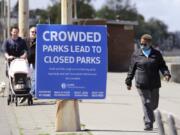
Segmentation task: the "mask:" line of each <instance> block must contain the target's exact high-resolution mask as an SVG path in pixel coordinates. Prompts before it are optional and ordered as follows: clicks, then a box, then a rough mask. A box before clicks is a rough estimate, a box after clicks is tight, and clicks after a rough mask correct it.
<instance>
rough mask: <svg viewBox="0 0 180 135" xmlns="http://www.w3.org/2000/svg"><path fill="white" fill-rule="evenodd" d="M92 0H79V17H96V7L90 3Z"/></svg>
mask: <svg viewBox="0 0 180 135" xmlns="http://www.w3.org/2000/svg"><path fill="white" fill-rule="evenodd" d="M90 2H91V0H77V17H78V18H94V17H95V9H94V8H93V7H92V6H91V4H90Z"/></svg>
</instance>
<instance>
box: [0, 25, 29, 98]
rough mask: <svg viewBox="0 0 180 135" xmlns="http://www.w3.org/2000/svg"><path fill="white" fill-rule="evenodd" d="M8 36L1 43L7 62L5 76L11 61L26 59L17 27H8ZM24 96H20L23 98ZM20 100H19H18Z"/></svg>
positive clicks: (23, 41)
mask: <svg viewBox="0 0 180 135" xmlns="http://www.w3.org/2000/svg"><path fill="white" fill-rule="evenodd" d="M10 36H11V37H10V38H9V39H7V40H5V41H4V43H3V46H2V47H3V48H2V49H3V52H4V56H5V59H6V62H7V64H8V65H7V66H6V76H7V77H9V75H8V68H7V67H8V66H10V63H11V61H13V60H14V59H16V58H20V59H27V51H28V48H27V45H26V42H25V40H24V39H22V38H21V37H19V28H18V27H16V26H13V27H11V29H10ZM24 99H25V97H23V98H21V100H24ZM20 102H21V101H20Z"/></svg>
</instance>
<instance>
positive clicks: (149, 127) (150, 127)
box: [144, 124, 153, 131]
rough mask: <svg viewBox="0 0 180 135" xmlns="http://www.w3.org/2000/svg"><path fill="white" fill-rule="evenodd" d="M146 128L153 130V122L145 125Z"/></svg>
mask: <svg viewBox="0 0 180 135" xmlns="http://www.w3.org/2000/svg"><path fill="white" fill-rule="evenodd" d="M144 130H146V131H151V130H153V125H152V124H147V125H145V128H144Z"/></svg>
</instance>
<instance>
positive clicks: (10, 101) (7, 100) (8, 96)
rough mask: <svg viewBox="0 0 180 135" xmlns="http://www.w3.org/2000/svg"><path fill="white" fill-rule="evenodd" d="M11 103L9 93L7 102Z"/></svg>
mask: <svg viewBox="0 0 180 135" xmlns="http://www.w3.org/2000/svg"><path fill="white" fill-rule="evenodd" d="M10 103H11V95H9V96H8V99H7V104H8V105H10Z"/></svg>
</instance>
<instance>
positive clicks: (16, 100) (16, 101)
mask: <svg viewBox="0 0 180 135" xmlns="http://www.w3.org/2000/svg"><path fill="white" fill-rule="evenodd" d="M15 104H16V106H18V99H17V97H15Z"/></svg>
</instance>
